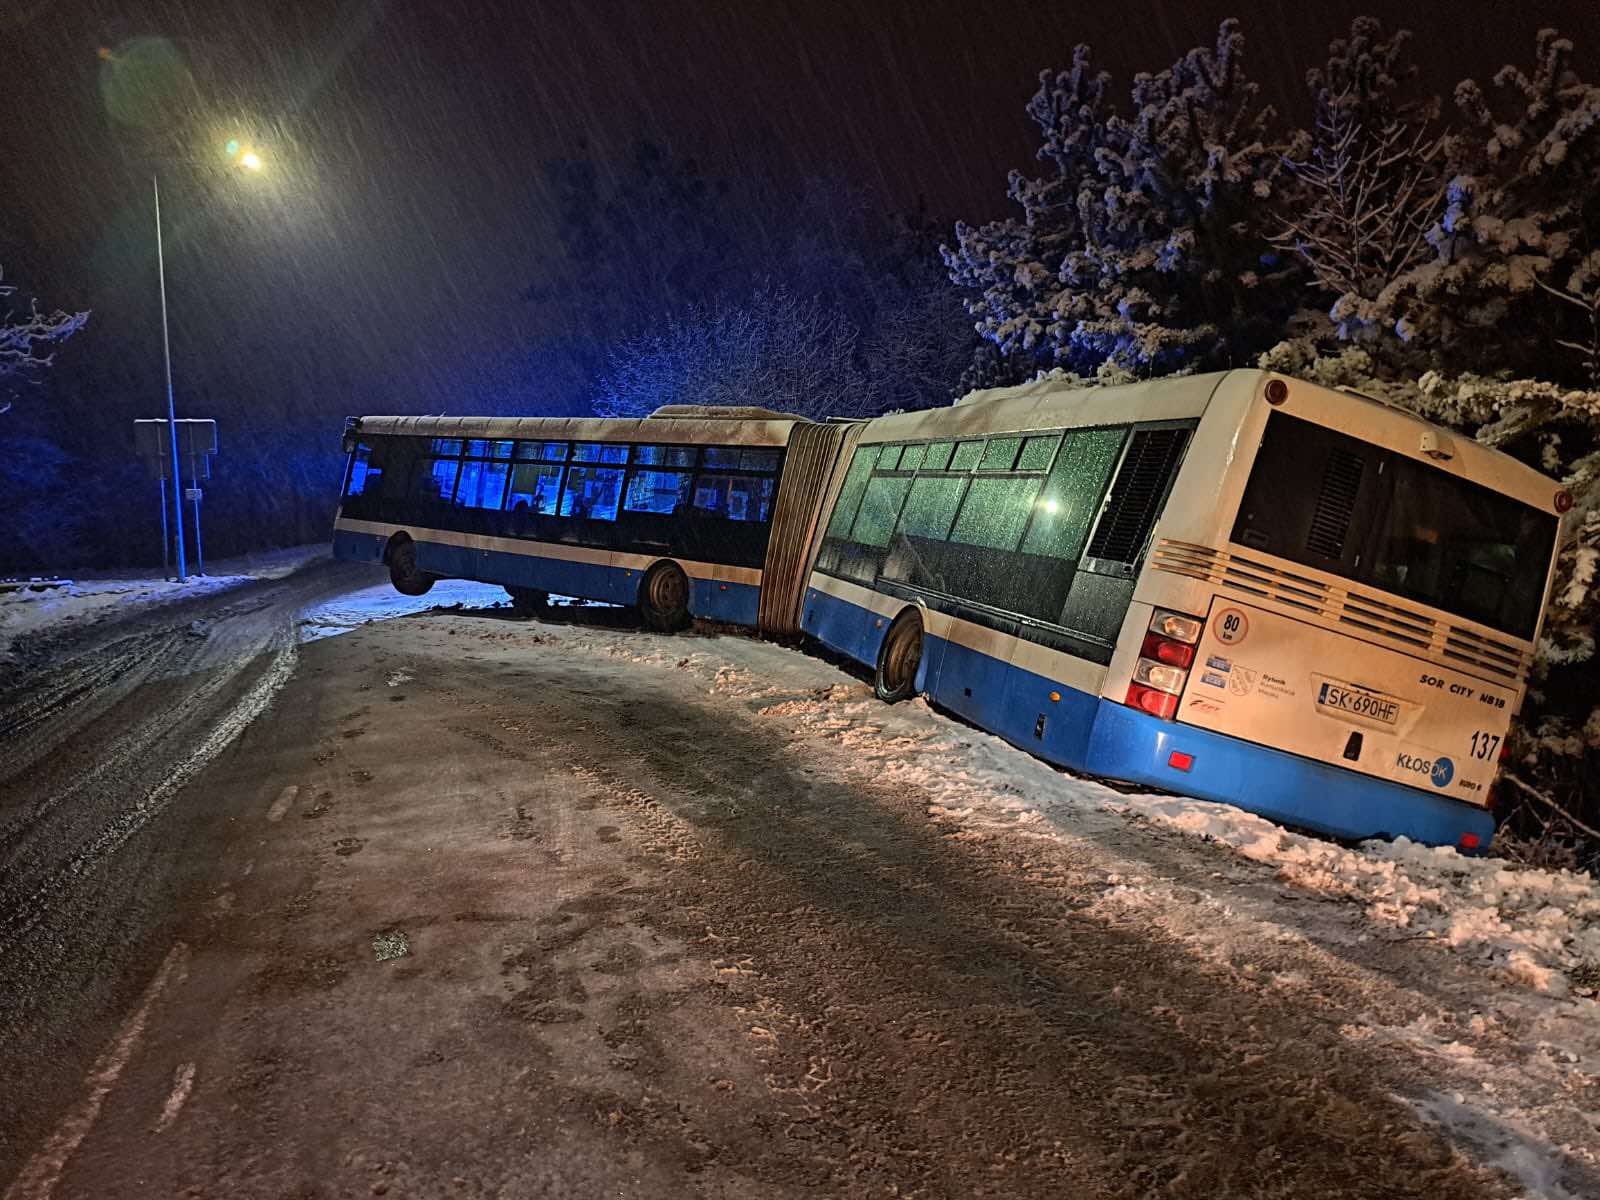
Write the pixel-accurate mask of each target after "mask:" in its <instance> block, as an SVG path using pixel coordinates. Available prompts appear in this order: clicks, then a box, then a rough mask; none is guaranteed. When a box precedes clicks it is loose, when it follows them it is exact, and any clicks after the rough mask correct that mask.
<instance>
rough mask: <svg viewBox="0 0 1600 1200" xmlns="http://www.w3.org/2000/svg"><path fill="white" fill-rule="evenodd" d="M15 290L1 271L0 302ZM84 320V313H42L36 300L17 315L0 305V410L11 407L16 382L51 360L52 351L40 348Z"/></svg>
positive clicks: (61, 338)
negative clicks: (5, 279) (5, 280)
mask: <svg viewBox="0 0 1600 1200" xmlns="http://www.w3.org/2000/svg"><path fill="white" fill-rule="evenodd" d="M16 292H17V289H16V287H15V286H14V285H12V284H8V283H6V282H4V274H3V273H0V304H4V302H5V301H7V300H8V299H9V298H10V297H12V296H14V295H16ZM88 320H89V314H88V313H86V312H80V313H68V312H62V311H60V310H57V311H56V312H50V313H47V312H43V311H42V310H41V309H40V308H39V303H38V301H36V300H30V301H29V303H28V308H27V311H26V312H23V313H20V314H19V313H17V312H15V311H12V310H11V309H9V308H0V413H4V412H6V411H7V410H8V409H9V408H10V407H11V405H12V401H13V398H14V395H15V389H16V387H17V386H18V385H20V384H22V383H24V382H27V381H28V380H29V379H31V378H33V376H34V373H35V372H37V371H39V370H41V369H42V368H44V367H48V366H49V365H50V363H51V362H52V361H53V359H54V353H53V351H46V350H45V349H44V347H47V346H52V345H54V344H55V343H57V342H63V341H65V340H66V339H67V338H69V337H71V336H72V335H73V334H75V333H77V332H78V330H80V329H82V328H83V327H84V325H85V324H87V323H88Z"/></svg>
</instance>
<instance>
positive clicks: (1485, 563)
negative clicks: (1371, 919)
mask: <svg viewBox="0 0 1600 1200" xmlns="http://www.w3.org/2000/svg"><path fill="white" fill-rule="evenodd" d="M1229 383H1230V384H1232V385H1234V386H1231V387H1225V388H1224V389H1221V390H1219V393H1218V395H1217V397H1216V398H1215V399H1214V400H1213V402H1212V405H1211V407H1210V409H1209V410H1208V412H1207V414H1206V416H1205V418H1204V420H1203V421H1202V422H1201V426H1200V428H1199V430H1198V431H1197V436H1196V439H1195V443H1194V446H1193V447H1192V449H1191V451H1190V454H1189V456H1188V459H1187V461H1186V463H1185V465H1184V469H1183V473H1182V474H1181V475H1180V477H1179V479H1178V480H1177V481H1176V483H1175V485H1174V488H1173V492H1172V496H1171V499H1170V500H1169V503H1168V506H1167V510H1166V512H1165V513H1164V515H1163V517H1162V519H1161V521H1160V523H1159V524H1158V526H1157V528H1156V530H1155V535H1154V537H1153V539H1152V543H1151V546H1150V548H1149V552H1148V554H1147V557H1146V560H1145V564H1144V568H1143V571H1142V573H1141V575H1140V580H1139V585H1138V588H1137V590H1136V593H1135V600H1136V602H1135V604H1134V605H1133V606H1132V608H1131V609H1130V611H1129V615H1128V620H1127V624H1126V625H1125V626H1124V631H1123V635H1122V637H1121V639H1120V640H1119V643H1118V650H1117V654H1116V657H1115V658H1114V660H1113V663H1112V667H1111V672H1110V675H1109V678H1108V685H1107V688H1106V691H1105V698H1106V700H1107V701H1108V702H1109V703H1106V704H1104V705H1102V712H1101V716H1100V718H1099V719H1097V722H1096V729H1095V733H1094V738H1093V742H1092V745H1091V757H1092V758H1093V759H1094V760H1095V761H1094V763H1093V764H1092V769H1095V770H1098V771H1104V772H1105V773H1107V774H1111V775H1118V776H1121V777H1124V778H1132V779H1135V780H1138V781H1142V782H1146V783H1151V784H1155V785H1158V786H1162V787H1166V788H1169V789H1171V790H1173V791H1179V792H1184V793H1187V794H1191V795H1197V796H1202V797H1204V798H1209V799H1216V800H1222V801H1227V802H1229V803H1234V804H1237V805H1239V806H1240V807H1243V808H1247V809H1250V810H1253V811H1256V812H1259V813H1262V814H1263V815H1266V816H1270V817H1272V818H1274V819H1277V820H1281V821H1284V822H1286V823H1288V824H1292V825H1297V826H1302V827H1306V828H1311V829H1315V830H1317V831H1320V832H1323V833H1330V834H1333V835H1335V836H1339V837H1346V838H1367V837H1398V836H1406V837H1410V838H1411V839H1413V840H1415V841H1420V842H1425V843H1428V844H1433V845H1453V846H1456V847H1458V848H1460V849H1462V850H1465V851H1480V850H1482V849H1484V848H1486V847H1487V845H1488V843H1489V840H1490V838H1491V837H1492V835H1493V832H1494V819H1493V815H1492V811H1491V809H1492V785H1493V782H1494V778H1495V774H1496V770H1497V767H1498V765H1499V761H1500V759H1501V756H1502V752H1503V749H1504V747H1505V740H1506V736H1507V734H1508V732H1509V727H1510V723H1511V720H1512V718H1513V717H1514V716H1515V714H1516V712H1517V710H1518V708H1519V707H1520V704H1521V701H1522V697H1523V691H1524V686H1525V682H1526V679H1527V673H1528V670H1529V668H1530V666H1531V663H1532V658H1533V652H1534V645H1535V642H1536V639H1537V637H1538V632H1539V628H1540V622H1541V619H1542V615H1543V610H1544V606H1545V602H1546V597H1547V594H1548V589H1549V584H1550V578H1551V571H1552V563H1553V559H1554V553H1555V548H1556V542H1557V528H1558V523H1559V514H1560V513H1561V512H1563V511H1565V508H1566V507H1567V505H1568V504H1569V503H1570V501H1569V500H1568V499H1567V498H1566V496H1565V493H1563V492H1561V491H1560V490H1559V489H1558V488H1557V485H1556V484H1555V483H1553V482H1552V481H1550V480H1548V479H1546V478H1545V477H1543V476H1541V475H1539V474H1538V473H1537V472H1535V471H1532V470H1531V469H1529V468H1527V467H1525V466H1523V465H1522V464H1520V463H1517V462H1516V461H1515V460H1513V459H1511V458H1509V457H1508V456H1506V455H1503V454H1500V453H1498V452H1496V451H1492V450H1489V449H1487V448H1485V447H1482V446H1480V445H1477V444H1476V443H1472V442H1470V441H1468V440H1467V439H1465V438H1462V437H1459V436H1457V435H1452V434H1450V433H1448V432H1447V431H1445V430H1442V429H1438V428H1436V427H1433V426H1430V425H1428V424H1426V423H1424V422H1422V421H1420V420H1418V419H1416V418H1415V417H1412V416H1410V415H1408V414H1405V413H1402V412H1399V411H1396V410H1393V409H1390V408H1387V407H1385V406H1383V405H1380V404H1378V403H1376V402H1374V401H1371V400H1368V399H1366V398H1364V397H1359V396H1356V395H1354V394H1349V393H1342V392H1334V391H1330V390H1328V389H1325V388H1321V387H1317V386H1315V385H1311V384H1307V383H1303V382H1299V381H1294V380H1286V379H1282V378H1279V377H1276V376H1271V375H1267V374H1264V373H1254V372H1238V373H1236V374H1235V375H1234V376H1231V377H1230V380H1229Z"/></svg>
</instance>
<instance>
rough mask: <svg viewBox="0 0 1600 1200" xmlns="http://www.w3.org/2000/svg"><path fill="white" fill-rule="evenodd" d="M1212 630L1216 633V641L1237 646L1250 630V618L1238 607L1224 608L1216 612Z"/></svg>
mask: <svg viewBox="0 0 1600 1200" xmlns="http://www.w3.org/2000/svg"><path fill="white" fill-rule="evenodd" d="M1213 630H1214V632H1215V633H1216V635H1217V641H1219V642H1221V643H1223V645H1226V646H1237V645H1238V644H1239V643H1240V642H1242V641H1244V639H1245V635H1246V634H1247V633H1249V632H1250V618H1249V617H1247V616H1245V615H1244V613H1243V611H1242V610H1240V609H1237V608H1225V609H1223V610H1222V611H1221V612H1219V613H1218V614H1217V623H1216V625H1215V626H1213Z"/></svg>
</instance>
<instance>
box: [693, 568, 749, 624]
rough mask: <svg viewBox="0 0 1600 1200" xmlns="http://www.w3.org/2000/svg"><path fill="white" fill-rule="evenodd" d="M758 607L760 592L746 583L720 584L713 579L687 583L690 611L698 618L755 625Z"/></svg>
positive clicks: (695, 580) (694, 580)
mask: <svg viewBox="0 0 1600 1200" xmlns="http://www.w3.org/2000/svg"><path fill="white" fill-rule="evenodd" d="M760 607H761V589H760V588H758V587H754V586H752V585H751V584H748V583H723V582H721V581H720V580H716V579H691V580H689V611H690V612H692V613H693V614H694V615H695V616H697V617H709V618H710V619H712V620H713V621H726V622H727V623H728V624H730V625H754V624H755V623H756V613H757V610H759V609H760Z"/></svg>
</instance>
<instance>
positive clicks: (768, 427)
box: [349, 415, 805, 446]
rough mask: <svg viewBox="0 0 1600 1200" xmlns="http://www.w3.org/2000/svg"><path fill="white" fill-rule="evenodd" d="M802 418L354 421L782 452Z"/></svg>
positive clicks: (394, 431) (499, 435)
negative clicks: (775, 448)
mask: <svg viewBox="0 0 1600 1200" xmlns="http://www.w3.org/2000/svg"><path fill="white" fill-rule="evenodd" d="M804 423H805V422H804V421H803V419H802V418H799V417H782V416H773V417H756V418H749V417H740V418H732V419H730V418H728V417H722V416H718V417H708V416H699V415H696V416H693V417H688V416H684V417H679V416H675V415H674V416H659V417H657V416H650V417H626V418H606V417H355V418H352V420H351V423H350V427H349V432H351V433H355V434H359V435H377V436H385V435H387V436H391V437H429V438H440V437H448V438H491V439H505V438H522V439H526V440H530V441H541V440H544V441H576V442H669V443H675V444H692V445H715V446H728V445H734V446H784V445H787V444H788V442H789V433H790V431H791V430H792V429H793V428H794V427H795V426H796V425H799V424H804Z"/></svg>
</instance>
